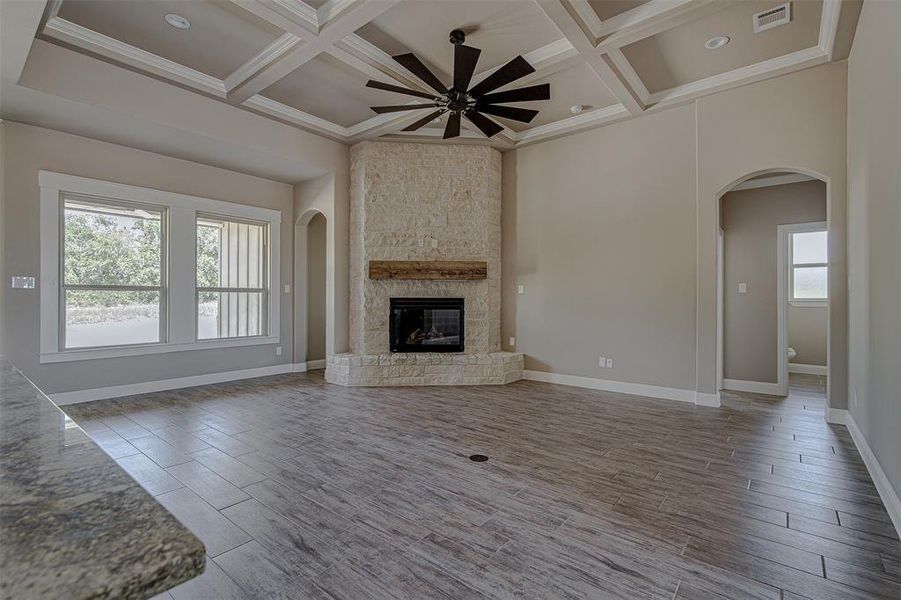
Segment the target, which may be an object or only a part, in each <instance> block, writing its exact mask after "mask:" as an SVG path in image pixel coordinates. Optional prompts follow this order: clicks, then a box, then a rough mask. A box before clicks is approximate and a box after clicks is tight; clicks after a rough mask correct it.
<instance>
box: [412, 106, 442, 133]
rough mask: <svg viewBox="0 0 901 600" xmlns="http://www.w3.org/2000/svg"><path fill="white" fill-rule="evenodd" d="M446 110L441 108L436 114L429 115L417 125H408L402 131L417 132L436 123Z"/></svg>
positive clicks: (417, 122)
mask: <svg viewBox="0 0 901 600" xmlns="http://www.w3.org/2000/svg"><path fill="white" fill-rule="evenodd" d="M445 110H446V109H444V108H439V109H438V110H436V111H435V112H431V113H429V114H427V115H426V116H424V117H423V118H421V119H419V120H418V121H416V122H415V123H411V124H410V125H407V126H406V127H404V128H403V129H402V130H401V131H416V130H417V129H419V128H421V127H425V126H426V125H428V124H429V123H431V122H432V121H434V120H435V119H436V118H437V117H440V116H441V115H443V114H444V112H445Z"/></svg>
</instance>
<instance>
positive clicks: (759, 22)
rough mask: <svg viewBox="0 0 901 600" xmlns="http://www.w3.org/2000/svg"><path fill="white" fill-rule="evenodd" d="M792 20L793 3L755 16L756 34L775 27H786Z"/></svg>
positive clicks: (787, 3)
mask: <svg viewBox="0 0 901 600" xmlns="http://www.w3.org/2000/svg"><path fill="white" fill-rule="evenodd" d="M791 20H792V12H791V2H786V3H785V4H781V5H779V6H777V7H775V8H771V9H769V10H765V11H763V12H759V13H757V14H756V15H754V33H760V32H761V31H766V30H767V29H772V28H773V27H779V26H780V25H785V24H786V23H788V22H790V21H791Z"/></svg>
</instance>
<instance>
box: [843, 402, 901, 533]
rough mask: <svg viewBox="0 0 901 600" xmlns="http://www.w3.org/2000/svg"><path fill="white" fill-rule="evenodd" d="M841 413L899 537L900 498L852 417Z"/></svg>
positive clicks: (847, 413) (900, 520)
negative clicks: (844, 416)
mask: <svg viewBox="0 0 901 600" xmlns="http://www.w3.org/2000/svg"><path fill="white" fill-rule="evenodd" d="M842 412H844V413H845V415H846V421H847V423H846V424H847V426H848V431H850V432H851V438H852V439H853V440H854V444H855V445H856V446H857V450H858V451H859V452H860V456H861V458H863V463H864V464H865V465H866V467H867V471H869V472H870V477H871V478H872V479H873V483H874V484H876V491H877V492H879V497H880V498H882V503H883V504H885V509H886V511H888V515H889V518H891V520H892V524H893V525H894V526H895V531H896V532H897V533H898V534H899V536H901V498H898V492H897V491H895V488H894V487H892V484H891V482H890V481H889V479H888V477H887V476H886V474H885V471H883V470H882V465H880V464H879V460H877V458H876V455H875V454H873V450H872V448H870V444H869V443H868V442H867V438H865V437H864V435H863V432H862V431H861V430H860V428H859V427H858V426H857V423H856V422H855V421H854V416H853V415H852V414H851V413H850V412H848V411H842Z"/></svg>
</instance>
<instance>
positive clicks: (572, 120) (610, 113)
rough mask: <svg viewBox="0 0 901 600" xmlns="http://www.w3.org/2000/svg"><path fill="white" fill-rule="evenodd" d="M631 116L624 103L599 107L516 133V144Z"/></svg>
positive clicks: (520, 144) (523, 143) (528, 142)
mask: <svg viewBox="0 0 901 600" xmlns="http://www.w3.org/2000/svg"><path fill="white" fill-rule="evenodd" d="M630 116H632V113H630V112H629V110H628V109H627V108H626V107H625V106H623V105H622V104H613V105H611V106H605V107H604V108H598V109H595V110H592V111H588V112H585V113H582V114H580V115H576V116H574V117H569V118H567V119H562V120H560V121H554V122H553V123H547V124H545V125H539V126H537V127H532V128H531V129H525V130H523V131H520V132H518V133H517V135H516V146H517V147H519V146H522V145H525V144H531V143H534V142H539V141H541V140H545V139H548V138H551V137H556V136H559V135H563V134H566V133H573V132H576V131H580V130H582V129H590V128H592V127H597V126H599V125H604V124H606V123H611V122H613V121H620V120H622V119H625V118H627V117H630Z"/></svg>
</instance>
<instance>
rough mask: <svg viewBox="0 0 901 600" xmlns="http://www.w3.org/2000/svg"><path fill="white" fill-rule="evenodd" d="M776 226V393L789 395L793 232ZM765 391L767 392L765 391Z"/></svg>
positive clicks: (781, 226)
mask: <svg viewBox="0 0 901 600" xmlns="http://www.w3.org/2000/svg"><path fill="white" fill-rule="evenodd" d="M784 227H785V226H784V225H777V226H776V386H777V390H776V394H777V395H779V396H787V395H788V296H789V291H790V289H791V288H790V284H789V281H790V279H789V278H790V277H791V269H790V268H789V264H788V262H789V260H790V259H791V254H790V252H791V251H790V250H789V249H790V248H791V233H790V232H789V231H787V230H786V229H784ZM764 393H765V392H764Z"/></svg>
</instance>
